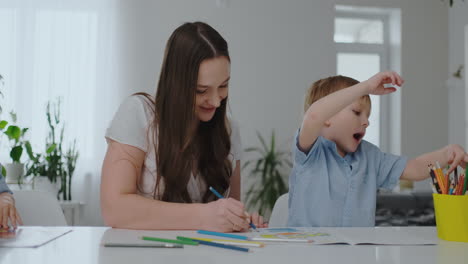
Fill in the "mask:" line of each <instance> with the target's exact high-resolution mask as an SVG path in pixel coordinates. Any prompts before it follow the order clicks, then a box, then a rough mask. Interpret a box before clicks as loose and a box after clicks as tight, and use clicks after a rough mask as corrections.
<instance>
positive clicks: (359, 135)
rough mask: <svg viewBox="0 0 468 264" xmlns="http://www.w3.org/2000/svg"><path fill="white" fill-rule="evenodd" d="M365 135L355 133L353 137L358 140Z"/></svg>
mask: <svg viewBox="0 0 468 264" xmlns="http://www.w3.org/2000/svg"><path fill="white" fill-rule="evenodd" d="M363 137H364V134H363V133H355V134H353V138H354V139H356V140H357V141H359V140H361V139H362V138H363Z"/></svg>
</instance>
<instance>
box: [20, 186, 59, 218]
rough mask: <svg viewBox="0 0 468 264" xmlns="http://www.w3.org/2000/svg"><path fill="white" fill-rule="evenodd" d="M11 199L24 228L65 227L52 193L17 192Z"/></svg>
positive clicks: (57, 202) (57, 203)
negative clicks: (13, 199)
mask: <svg viewBox="0 0 468 264" xmlns="http://www.w3.org/2000/svg"><path fill="white" fill-rule="evenodd" d="M13 197H14V198H15V205H16V209H17V210H18V213H19V214H20V216H21V219H22V220H23V224H24V225H25V226H67V221H66V220H65V215H64V214H63V211H62V207H61V206H60V203H59V201H58V200H57V198H55V196H54V195H53V194H52V193H50V192H44V191H31V190H17V191H14V193H13Z"/></svg>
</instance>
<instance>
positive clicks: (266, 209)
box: [242, 131, 292, 215]
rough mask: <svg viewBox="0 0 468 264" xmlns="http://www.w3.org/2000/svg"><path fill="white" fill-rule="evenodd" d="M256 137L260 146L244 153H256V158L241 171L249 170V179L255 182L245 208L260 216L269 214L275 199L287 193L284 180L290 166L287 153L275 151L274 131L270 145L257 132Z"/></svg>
mask: <svg viewBox="0 0 468 264" xmlns="http://www.w3.org/2000/svg"><path fill="white" fill-rule="evenodd" d="M257 136H258V139H259V140H260V143H261V146H260V147H251V148H247V149H245V151H246V152H253V153H257V154H258V156H257V157H256V158H254V159H251V160H249V161H247V162H246V163H245V164H244V166H243V167H242V169H243V170H245V169H247V168H249V177H254V178H255V180H256V183H254V184H253V185H252V186H251V187H250V189H249V190H248V191H247V195H246V201H247V206H248V207H250V208H256V209H258V212H259V213H260V214H261V215H266V214H267V213H268V214H269V213H271V210H272V209H273V206H274V205H275V202H276V199H278V197H279V196H281V195H282V194H284V193H287V192H288V187H287V184H286V180H285V178H287V177H286V176H287V173H289V169H290V168H291V167H292V164H291V161H290V160H289V155H288V154H289V152H284V151H279V150H277V149H276V142H275V133H274V131H273V132H272V134H271V140H270V145H267V144H266V142H265V140H264V139H263V137H262V136H261V135H260V133H258V132H257ZM249 165H253V166H251V167H249Z"/></svg>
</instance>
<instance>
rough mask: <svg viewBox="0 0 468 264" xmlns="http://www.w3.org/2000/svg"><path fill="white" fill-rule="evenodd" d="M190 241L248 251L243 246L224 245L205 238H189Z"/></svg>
mask: <svg viewBox="0 0 468 264" xmlns="http://www.w3.org/2000/svg"><path fill="white" fill-rule="evenodd" d="M191 240H192V241H195V242H198V243H199V244H202V245H207V246H213V247H220V248H226V249H233V250H239V251H244V252H249V249H248V248H243V247H237V246H231V245H225V244H221V243H215V242H210V241H205V240H198V239H194V238H191Z"/></svg>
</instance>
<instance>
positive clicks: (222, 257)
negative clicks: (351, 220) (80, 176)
mask: <svg viewBox="0 0 468 264" xmlns="http://www.w3.org/2000/svg"><path fill="white" fill-rule="evenodd" d="M70 229H72V230H73V231H72V232H70V233H68V234H66V235H64V236H62V237H59V238H58V239H56V240H53V241H51V242H49V243H47V244H46V245H43V246H41V247H39V248H0V263H2V264H3V263H48V264H55V263H56V264H59V263H60V264H63V263H80V264H82V263H90V264H91V263H109V264H119V263H122V264H144V263H151V264H154V263H184V264H185V263H223V264H228V263H236V264H237V263H242V264H245V263H255V264H259V263H268V264H270V263H289V264H293V263H294V264H296V263H340V264H351V263H360V264H361V263H411V264H417V263H424V264H430V263H467V260H468V243H458V242H448V241H443V240H438V239H437V238H436V230H435V228H434V227H385V230H386V231H392V232H395V234H396V235H398V234H402V235H406V236H407V235H408V234H413V233H414V234H419V235H420V234H424V235H425V236H426V237H429V238H432V239H434V240H435V241H436V243H437V245H426V246H388V245H386V246H382V245H379V246H375V245H357V246H351V245H312V244H306V243H287V244H271V243H270V244H267V245H266V246H265V247H264V248H253V250H252V252H248V253H245V252H238V251H233V250H227V249H219V248H213V247H208V246H185V247H184V248H183V249H166V248H106V247H103V246H102V245H101V243H102V239H103V235H104V234H105V233H106V231H107V232H108V233H109V232H110V230H111V229H109V228H106V227H70ZM332 230H336V232H337V233H339V232H341V231H345V233H347V234H350V233H352V232H356V233H360V234H362V233H366V232H369V233H373V231H374V230H375V229H374V228H358V229H353V228H346V229H339V228H338V229H332ZM128 234H129V236H136V235H142V234H143V235H148V236H158V237H165V238H174V239H175V237H176V236H187V237H190V236H192V237H193V236H197V235H196V233H195V232H194V231H141V230H140V231H135V230H132V231H128ZM198 236H199V235H198Z"/></svg>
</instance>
